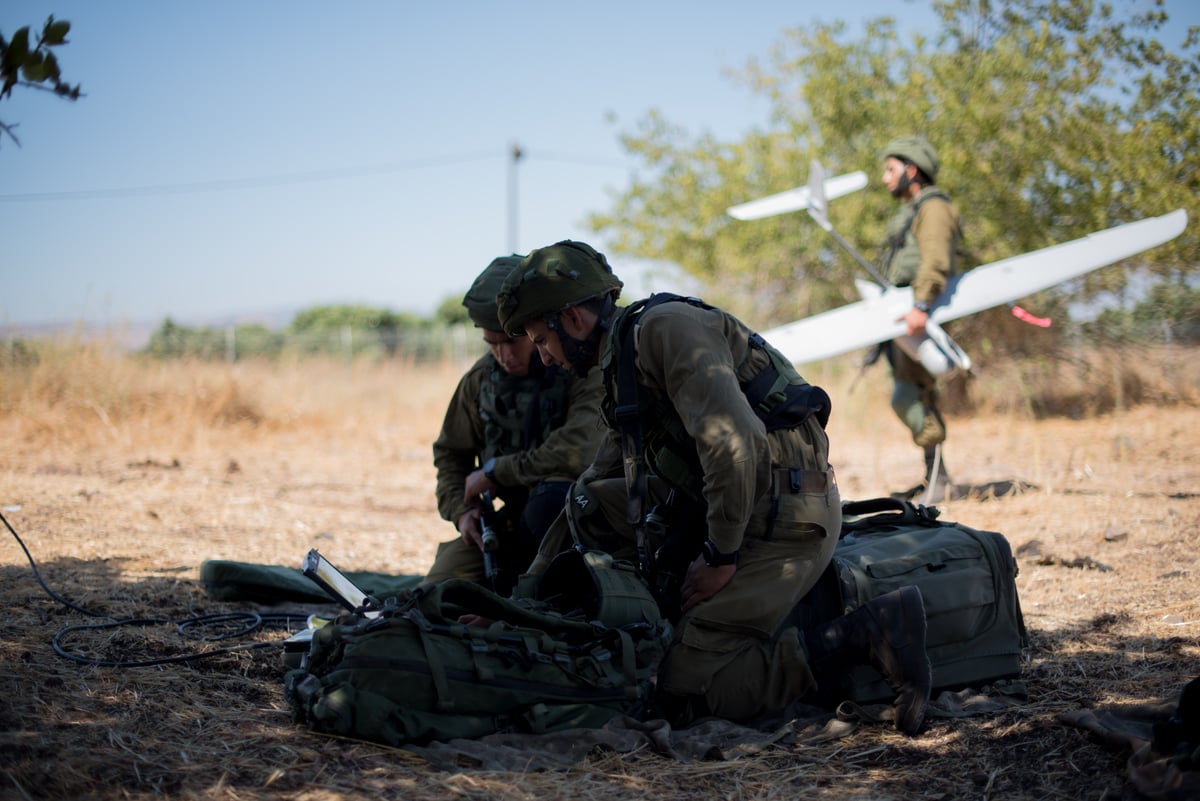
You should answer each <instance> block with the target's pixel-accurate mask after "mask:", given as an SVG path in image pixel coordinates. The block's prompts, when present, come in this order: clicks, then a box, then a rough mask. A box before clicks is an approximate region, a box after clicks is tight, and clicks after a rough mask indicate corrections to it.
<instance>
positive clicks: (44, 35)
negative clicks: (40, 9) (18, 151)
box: [0, 15, 81, 147]
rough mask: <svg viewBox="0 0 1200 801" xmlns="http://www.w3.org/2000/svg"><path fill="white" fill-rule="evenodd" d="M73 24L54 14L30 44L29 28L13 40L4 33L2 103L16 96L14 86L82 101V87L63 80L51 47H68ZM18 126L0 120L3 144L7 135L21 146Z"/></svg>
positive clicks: (0, 73)
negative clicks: (17, 133) (16, 130)
mask: <svg viewBox="0 0 1200 801" xmlns="http://www.w3.org/2000/svg"><path fill="white" fill-rule="evenodd" d="M70 30H71V23H69V22H67V21H66V20H56V19H54V16H53V15H51V16H50V17H48V18H47V19H46V24H45V25H43V26H42V32H41V33H40V34H38V36H37V38H36V39H35V40H34V41H33V42H32V44H31V43H30V33H29V26H25V27H24V28H18V29H17V31H16V33H14V34H13V35H12V38H11V39H6V38H5V36H4V33H3V31H0V100H3V99H4V98H6V97H11V96H12V90H13V87H14V86H24V87H28V88H30V89H42V90H45V91H49V92H53V93H54V94H55V95H58V96H59V97H63V98H66V99H68V100H78V99H79V98H80V96H81V95H80V91H79V84H75V85H74V86H71V85H70V84H68V83H66V82H64V81H63V80H62V70H61V69H60V68H59V66H58V57H57V56H55V55H54V52H53V51H52V50H51V48H54V47H61V46H62V45H65V44H67V34H68V33H69V32H70ZM15 127H17V123H12V124H7V123H5V122H4V121H3V120H0V142H3V141H4V136H5V135H7V136H8V138H9V139H12V140H13V142H15V143H16V145H17V146H18V147H20V146H21V140H19V139H17V137H16V134H14V133H13V128H15Z"/></svg>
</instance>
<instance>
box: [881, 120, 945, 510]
mask: <svg viewBox="0 0 1200 801" xmlns="http://www.w3.org/2000/svg"><path fill="white" fill-rule="evenodd" d="M883 156H884V166H883V182H884V184H885V185H886V186H887V188H888V191H890V192H891V193H892V197H895V198H896V199H898V200H900V201H901V205H900V209H899V210H898V211H897V213H896V215H895V216H893V217H892V219H891V220H890V221H889V223H888V229H887V236H888V243H887V252H886V258H885V264H884V270H885V276H886V278H887V280H888V281H889V282H890V283H892V284H894V285H895V286H901V287H903V286H911V287H912V290H913V308H912V309H910V310H909V312H908V314H907V315H906V316H905V317H904V323H905V326H906V329H907V333H908V335H909V336H918V337H919V336H923V335H924V334H925V324H926V323H927V322H928V320H929V312H930V309H931V308H932V304H933V303H934V301H936V300H937V298H938V296H939V295H940V294H942V290H944V289H945V288H946V281H947V280H948V279H949V277H950V276H951V275H953V274H954V273H955V272H956V271H957V269H958V267H959V265H958V264H957V263H956V258H957V254H958V251H959V245H960V243H961V242H962V227H961V225H960V222H959V214H958V209H957V208H956V207H955V205H954V203H953V202H951V200H950V196H949V195H947V194H946V193H945V192H943V191H942V190H941V189H939V188H938V187H937V186H935V185H934V183H935V182H936V181H937V176H938V166H939V162H938V155H937V151H935V150H934V149H933V146H932V145H930V144H929V142H928V141H927V140H926V139H925V138H924V137H923V136H901V137H898V138H896V139H893V140H892V141H891V142H889V143H888V145H887V147H886V148H884V151H883ZM883 352H884V353H885V354H886V355H887V359H888V362H889V363H890V364H891V367H892V378H893V388H892V409H893V411H895V413H896V416H897V417H899V418H900V421H901V422H903V423H904V425H905V426H907V427H908V429H909V431H911V432H912V438H913V442H915V443H916V444H917V446H918V447H919V448H921V449H922V452H923V454H924V460H925V473H924V478H923V479H922V480H921V483H919V484H917V485H916V486H914V487H913V488H912V489H910V490H906V491H904V492H901V493H897V494H898V495H900V496H902V497H905V498H915V497H917V496H918V495H921V494H925V497H926V499H927V501H926V502H930V501H932V500H945V499H946V498H948V497H951V496H954V495H956V494H957V491H956V490H955V487H954V485H953V483H952V482H951V480H950V475H949V473H948V472H947V470H946V466H945V463H944V462H943V460H942V447H941V446H942V442H944V441H945V439H946V421H945V419H944V418H943V417H942V413H941V411H940V410H939V409H938V407H937V401H938V389H937V378H936V377H935V376H934V375H932V374H931V373H930V372H929V371H928V370H926V369H925V367H924V366H922V365H921V363H920V362H918V361H916V360H915V359H913V358H912V357H911V356H909V355H908V354H907V353H905V352H904V351H903V350H902V349H901V348H899V347H897V346H896V344H895V343H894V342H889V343H886V344H885V345H884V347H883Z"/></svg>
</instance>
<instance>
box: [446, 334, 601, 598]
mask: <svg viewBox="0 0 1200 801" xmlns="http://www.w3.org/2000/svg"><path fill="white" fill-rule="evenodd" d="M533 358H534V360H535V362H534V365H533V367H534V368H536V369H537V370H539V371H540V370H541V363H540V362H539V361H537V356H536V355H534V357H533ZM555 373H556V374H557V376H558V378H557V380H558V381H562V382H567V390H566V393H565V394H566V402H565V405H566V408H565V414H564V415H563V416H562V421H561V423H560V424H558V425H557V426H556V427H553V428H551V429H550V430H549V431H547V432H545V433H544V435H543V432H542V431H540V430H535V431H531V432H528V433H527V436H526V437H525V441H523V442H521V443H516V444H513V443H507V444H505V443H497V442H489V433H488V422H487V421H486V420H485V419H484V412H483V411H482V405H481V397H482V396H483V394H484V384H485V382H488V381H491V380H500V381H503V380H504V376H505V375H507V374H506V373H504V370H503V368H502V367H500V365H499V364H498V363H497V362H496V360H495V359H494V358H493V357H492V355H491V354H490V353H488V354H484V356H483V357H481V358H480V359H479V360H478V361H477V362H475V364H474V365H472V366H471V368H470V369H469V370H468V371H467V372H466V374H464V375H463V377H462V378H461V379H460V380H459V382H458V386H457V388H456V389H455V391H454V396H453V397H452V398H451V400H450V404H449V406H448V407H447V409H446V415H445V419H444V420H443V422H442V429H441V432H440V433H439V434H438V437H437V440H435V441H434V443H433V463H434V466H435V467H436V468H437V490H436V491H437V504H438V512H439V513H440V514H441V516H442V518H443V519H444V520H447V521H449V522H450V523H452V524H454V525H455V526H457V525H458V521H459V519H460V518H461V517H462V516H463V515H464V514H466V513H467V512H468V511H469V507H468V505H467V502H466V500H465V499H464V498H463V487H464V485H465V483H466V479H467V476H468V475H469V474H470V473H471V472H472V471H473V470H475V469H477V468H478V467H479V466H480V465H482V464H483V462H485V461H486V460H487V459H488V458H490V457H493V456H494V457H495V465H494V469H493V474H494V475H495V481H496V483H498V484H500V485H501V486H502V487H520V488H524V489H526V490H529V491H536V488H537V487H538V485H540V484H545V483H547V482H565V483H569V482H572V481H574V480H575V479H576V478H577V477H578V476H579V474H580V473H581V472H582V471H583V469H584V468H585V467H586V466H587V465H588V463H589V462H590V461H591V459H592V457H593V456H594V455H595V453H596V448H597V446H598V444H599V442H600V439H601V437H602V435H603V428H602V426H601V424H600V419H599V415H600V399H601V398H602V397H603V391H604V389H603V385H602V381H601V378H600V376H599V375H595V376H590V377H588V378H586V379H580V378H574V377H572V376H570V375H569V374H568V373H566V372H565V371H557V370H556V371H555ZM522 402H523V403H527V404H531V405H532V404H537V403H538V402H539V400H538V398H537V397H527V398H524V400H523V401H522ZM513 414H514V415H515V416H516V417H518V418H521V419H525V418H526V416H527V415H526V410H525V409H517V410H514V412H513ZM492 438H493V439H494V438H495V437H494V435H493V437H492ZM502 547H503V546H502ZM523 568H524V566H522V569H523ZM449 577H458V578H466V579H470V580H472V581H479V582H482V581H483V578H484V569H483V555H482V553H481V552H480V550H479V548H477V547H476V546H475V545H474V544H470V543H467V542H464V541H463V539H462V537H457V538H455V539H454V540H451V541H448V542H445V543H442V545H441V546H439V548H438V554H437V557H436V559H435V560H434V564H433V567H432V568H430V571H429V574H428V575H427V576H426V579H427V580H429V581H437V580H440V579H444V578H449Z"/></svg>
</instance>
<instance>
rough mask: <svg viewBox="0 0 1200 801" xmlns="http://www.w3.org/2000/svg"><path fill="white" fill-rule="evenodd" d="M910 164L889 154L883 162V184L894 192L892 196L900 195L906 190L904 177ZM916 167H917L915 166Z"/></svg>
mask: <svg viewBox="0 0 1200 801" xmlns="http://www.w3.org/2000/svg"><path fill="white" fill-rule="evenodd" d="M908 167H909V165H907V164H905V163H904V162H903V161H901V160H900V159H898V158H896V157H895V156H888V157H887V158H886V159H885V160H884V162H883V185H884V186H886V187H887V189H888V191H889V192H891V193H892V197H900V195H901V194H902V193H903V191H904V186H903V183H904V178H905V175H906V174H907V173H908ZM913 169H914V170H915V169H916V168H915V167H914V168H913Z"/></svg>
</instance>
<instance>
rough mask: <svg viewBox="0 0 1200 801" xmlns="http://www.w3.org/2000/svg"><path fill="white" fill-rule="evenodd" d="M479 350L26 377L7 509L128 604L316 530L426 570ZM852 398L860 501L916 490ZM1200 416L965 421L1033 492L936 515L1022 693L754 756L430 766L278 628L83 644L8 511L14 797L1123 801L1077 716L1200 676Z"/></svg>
mask: <svg viewBox="0 0 1200 801" xmlns="http://www.w3.org/2000/svg"><path fill="white" fill-rule="evenodd" d="M457 369H458V368H456V367H453V366H448V367H442V368H414V367H411V366H404V365H400V364H391V365H385V366H376V367H372V366H369V365H366V366H354V367H349V366H339V365H321V366H314V365H308V366H305V365H285V366H283V367H279V368H274V369H268V368H264V367H261V366H260V367H253V366H239V367H237V368H236V369H231V368H224V367H212V366H203V365H199V366H179V365H175V366H170V365H167V366H149V367H142V366H137V365H132V364H129V363H127V362H125V361H120V360H118V361H112V360H110V359H109V358H107V357H103V356H100V355H93V356H87V357H84V358H73V359H71V360H69V361H68V362H67V363H65V364H63V365H61V366H58V367H55V366H54V365H46V364H43V365H41V366H40V367H39V368H38V369H37V370H35V371H32V372H29V371H16V370H10V371H9V372H7V373H5V378H6V382H5V389H4V390H3V394H0V400H2V401H3V403H2V404H0V442H3V443H4V450H3V452H0V509H2V511H3V514H4V516H5V518H6V519H7V520H8V521H9V522H10V523H11V525H12V526H13V527H14V528H15V530H16V532H17V533H18V534H19V535H20V537H21V539H22V540H23V541H24V543H25V545H26V546H27V547H28V549H29V552H30V553H31V554H32V556H33V558H34V559H35V560H36V563H37V569H38V571H40V574H41V576H42V577H43V578H44V579H45V581H46V583H47V584H48V585H49V586H50V587H51V588H52V589H53V590H54V591H55V592H57V593H60V594H61V595H62V596H64V597H65V598H66V599H69V600H70V601H72V602H74V603H76V604H78V605H80V606H82V607H85V608H88V609H91V610H94V611H97V612H101V613H103V614H105V615H111V616H113V617H117V618H130V617H151V618H161V619H164V620H168V621H180V620H183V619H185V618H189V617H192V616H196V615H207V614H212V613H216V612H232V611H240V610H242V609H244V606H243V605H238V604H228V603H225V604H223V603H219V602H215V601H213V600H212V599H210V598H209V597H208V596H207V595H206V594H205V593H204V592H203V590H202V589H201V588H200V587H199V586H198V581H197V578H198V570H199V565H200V563H201V562H202V561H203V560H205V559H233V560H238V561H249V562H262V563H270V564H288V565H297V564H298V563H299V560H300V559H301V558H302V557H303V555H304V554H305V553H306V552H307V550H308V549H309V548H311V547H319V548H320V549H321V551H322V553H325V554H326V555H327V556H329V558H331V559H332V560H333V561H334V562H335V563H337V564H338V565H339V566H341V567H343V568H348V569H355V570H381V571H387V572H395V573H420V572H422V571H423V570H424V568H425V567H426V566H427V565H428V564H429V563H430V561H431V559H432V555H433V552H434V548H435V545H436V543H437V542H438V541H439V540H440V539H442V538H445V537H448V536H449V535H451V534H452V530H451V528H450V527H449V525H448V524H446V523H443V522H442V521H441V520H439V519H438V517H437V513H436V510H435V508H434V501H433V493H432V488H433V470H432V466H431V464H430V444H431V442H432V440H433V437H434V436H435V435H436V432H437V427H438V424H439V422H440V417H441V413H442V409H443V407H444V403H445V401H446V399H447V398H448V396H449V393H450V391H451V388H452V386H453V383H454V380H455V378H456V376H457ZM841 383H842V384H846V383H848V382H845V381H843V382H841ZM833 394H834V397H835V400H836V401H837V403H838V409H837V410H836V411H835V417H834V420H833V422H832V424H831V439H832V441H833V443H834V449H835V452H834V459H835V464H836V466H837V468H838V471H839V479H840V482H841V486H842V490H843V496H844V497H846V498H867V497H874V496H876V495H880V494H886V493H887V492H889V491H891V490H894V489H897V488H898V487H900V486H906V485H908V484H911V483H912V482H913V480H914V479H915V478H916V475H915V473H916V471H917V470H918V466H919V457H918V454H917V452H916V450H915V448H913V447H912V446H911V444H910V443H908V442H907V441H906V439H905V436H904V435H903V431H902V430H901V429H900V427H899V425H898V424H897V423H896V422H895V421H894V420H893V419H891V418H889V417H888V416H887V414H886V411H887V410H886V400H885V397H886V389H885V387H884V385H883V383H882V375H881V374H879V375H873V376H870V375H869V377H868V379H867V380H865V381H863V382H862V383H860V384H859V385H858V386H857V387H856V388H855V389H854V391H853V392H852V393H851V392H849V391H848V389H847V388H846V387H844V386H841V387H839V388H838V389H837V391H835V392H834V393H833ZM1198 430H1200V408H1197V407H1196V406H1195V405H1194V404H1187V403H1182V404H1176V405H1173V406H1170V407H1167V408H1155V407H1153V406H1151V405H1140V406H1136V407H1134V408H1132V409H1128V408H1125V409H1118V410H1117V411H1114V412H1111V413H1108V414H1105V415H1102V416H1098V417H1094V418H1091V419H1086V420H1066V419H1049V420H1033V419H1029V418H1028V417H1027V416H1023V415H1019V414H998V413H988V414H980V415H975V416H972V417H969V418H967V417H955V418H954V419H952V420H951V449H950V450H949V451H948V461H949V464H950V467H951V468H952V470H953V471H954V473H955V475H956V478H957V479H958V480H959V481H966V482H971V483H986V482H990V481H998V480H1003V479H1012V478H1017V479H1022V480H1025V481H1029V482H1032V483H1034V484H1037V485H1038V487H1039V489H1037V490H1033V491H1028V492H1025V493H1023V494H1020V495H1018V496H1015V497H1006V498H1000V499H993V500H982V501H981V500H964V501H956V502H953V503H951V504H949V505H947V506H946V507H945V514H944V516H945V517H947V518H950V519H956V520H959V521H961V522H963V523H966V524H968V525H971V526H974V527H976V528H983V529H990V530H994V531H1000V532H1002V533H1004V534H1006V535H1007V536H1008V537H1009V539H1010V541H1011V542H1012V545H1013V548H1014V550H1016V551H1018V552H1019V553H1020V554H1021V556H1020V557H1019V560H1018V561H1019V562H1020V571H1021V572H1020V577H1019V579H1018V587H1019V591H1020V597H1021V602H1022V605H1023V607H1024V611H1025V615H1026V622H1027V624H1028V626H1029V628H1030V630H1031V636H1032V644H1031V648H1030V650H1029V652H1028V664H1027V669H1026V671H1025V679H1026V682H1027V684H1028V687H1029V689H1030V691H1031V699H1030V702H1029V703H1028V704H1027V705H1025V706H1023V707H1021V708H1018V709H1016V710H1013V711H1010V712H1006V713H1003V714H1001V715H997V716H994V717H986V718H976V719H963V720H956V721H948V722H947V721H935V722H934V723H933V725H931V726H930V728H929V730H928V731H927V732H926V733H924V734H923V735H922V736H920V737H918V738H916V739H912V740H910V739H907V738H904V737H902V736H899V735H897V734H896V733H894V732H892V731H890V730H888V729H886V728H882V727H866V728H865V729H862V730H860V731H859V732H857V733H855V734H854V735H852V736H851V737H849V738H846V739H843V740H840V741H837V742H835V743H833V744H829V745H826V746H821V747H799V746H780V747H778V748H777V749H776V750H773V751H770V752H768V753H767V754H765V755H760V756H758V757H754V758H747V759H742V760H738V761H734V762H722V763H703V764H693V765H683V764H678V763H674V762H671V761H669V760H666V759H664V758H662V757H659V756H657V755H655V754H653V753H649V752H646V753H639V754H635V755H633V756H632V757H627V758H621V757H618V756H615V755H611V754H608V755H605V754H596V755H595V756H593V757H592V758H590V759H588V760H587V761H585V762H584V763H582V764H580V765H579V766H578V767H577V768H575V769H573V770H571V771H568V772H565V773H506V774H498V773H479V772H471V771H466V770H464V771H463V772H461V773H444V772H435V771H431V770H430V769H429V768H428V766H427V765H426V764H425V763H424V762H423V761H422V760H421V759H420V758H418V757H416V756H414V755H412V754H409V753H407V752H403V751H397V750H392V749H387V748H382V747H377V746H374V745H369V744H362V743H353V742H347V741H341V740H335V739H331V738H326V737H321V736H316V735H313V734H311V733H309V732H308V731H307V730H305V729H303V728H298V727H296V726H294V725H293V724H292V723H290V721H289V716H288V712H287V710H286V705H285V703H284V699H283V695H282V689H281V679H282V674H283V668H282V666H281V662H280V659H279V653H278V651H277V650H276V649H275V648H274V647H271V648H262V649H255V650H244V651H240V652H236V653H230V654H225V655H221V656H215V657H210V658H207V659H204V660H200V661H191V662H187V663H178V664H164V665H158V666H153V667H138V668H121V667H97V666H88V665H81V664H78V663H76V662H73V661H70V660H68V659H66V658H64V657H63V656H60V655H58V654H56V653H55V651H54V649H53V648H52V646H51V639H52V638H53V637H54V636H55V634H56V633H57V632H59V631H61V630H62V629H63V628H64V627H66V626H70V625H78V624H87V623H94V622H96V621H95V620H94V619H89V618H87V617H85V616H84V615H82V614H80V613H79V612H76V611H73V610H71V609H68V608H67V607H65V606H64V605H62V604H61V603H59V602H57V601H55V600H53V599H51V598H50V597H49V596H48V594H47V593H46V591H44V590H43V589H42V588H41V587H40V586H39V585H38V583H37V582H36V580H35V576H34V573H33V571H32V570H31V567H30V564H29V562H28V561H27V560H26V557H25V554H24V553H23V552H22V550H21V548H20V546H19V545H18V542H17V540H16V539H15V538H14V537H12V536H11V535H10V534H9V533H8V532H6V531H5V532H0V533H3V536H4V538H5V540H6V542H7V543H8V545H7V546H5V547H3V548H0V577H2V578H0V606H2V616H0V753H3V757H2V758H0V766H2V770H3V773H4V777H3V778H2V779H0V798H4V799H65V798H93V799H119V798H138V799H140V798H149V797H153V796H167V797H171V798H180V799H280V800H281V799H296V800H297V801H325V799H335V798H336V799H342V798H350V799H357V798H364V799H365V798H406V799H433V798H438V799H444V798H447V797H460V798H502V799H531V798H559V797H562V798H578V799H587V798H605V799H622V798H629V799H634V798H637V799H642V798H645V797H647V796H649V795H655V796H659V797H661V798H664V799H674V798H683V797H687V798H693V797H711V798H785V799H786V798H797V797H807V798H838V799H845V798H854V799H909V798H944V799H958V798H995V799H1042V798H1070V799H1085V798H1086V799H1101V798H1122V797H1130V795H1129V794H1130V792H1131V791H1130V789H1129V786H1128V784H1127V782H1126V780H1125V777H1124V772H1123V771H1124V755H1123V754H1120V753H1118V752H1114V751H1111V750H1108V749H1106V748H1105V747H1104V746H1103V745H1101V744H1099V743H1098V742H1096V741H1095V740H1094V739H1093V738H1092V737H1090V736H1089V735H1087V734H1086V733H1084V732H1082V731H1080V730H1077V729H1074V728H1070V727H1066V726H1063V725H1062V724H1060V723H1059V722H1058V721H1057V719H1056V716H1057V715H1058V714H1059V713H1062V712H1064V711H1069V710H1073V709H1078V708H1081V707H1091V706H1097V705H1104V704H1110V703H1123V702H1145V701H1155V700H1160V699H1163V698H1168V697H1171V696H1173V695H1174V694H1176V693H1177V692H1178V690H1179V688H1180V687H1181V686H1182V685H1183V683H1184V682H1185V680H1186V679H1187V678H1190V677H1191V676H1194V675H1197V674H1200V594H1198V593H1197V591H1196V587H1197V586H1198V585H1197V581H1198V578H1200V566H1198V562H1197V553H1198V552H1200V463H1198V460H1197V448H1196V444H1197V441H1198V437H1197V434H1196V432H1197V431H1198ZM282 636H284V634H283V633H282V632H281V631H278V630H276V631H269V632H266V633H260V634H257V635H254V636H252V637H249V638H243V639H242V640H240V641H241V642H248V641H255V640H257V641H262V642H274V641H277V640H278V639H280V638H281V637H282ZM180 647H182V648H184V649H194V648H198V647H205V648H207V647H212V646H211V645H206V644H200V643H197V642H196V641H195V640H189V639H181V638H180V637H179V636H177V635H176V634H175V632H174V629H173V627H165V626H158V627H154V626H152V627H149V628H147V629H141V628H120V629H113V630H105V631H102V632H98V633H89V632H83V633H80V634H79V635H78V636H77V637H76V638H73V639H72V640H71V648H72V649H84V648H87V649H90V650H89V652H90V653H92V654H93V655H97V656H100V657H101V658H104V659H108V660H112V661H122V660H145V659H151V658H153V657H157V656H162V655H164V654H171V653H175V652H176V650H177V649H178V648H180ZM72 652H74V651H72Z"/></svg>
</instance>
